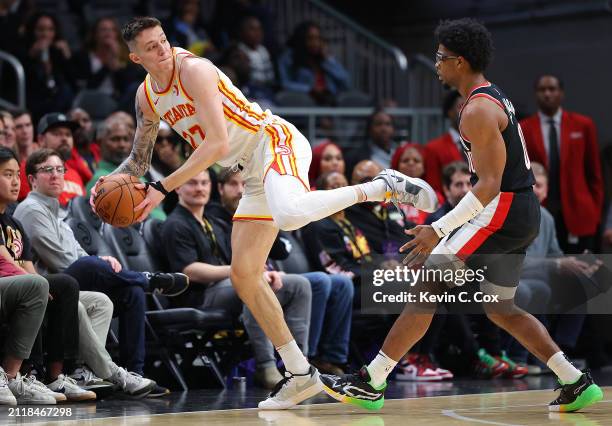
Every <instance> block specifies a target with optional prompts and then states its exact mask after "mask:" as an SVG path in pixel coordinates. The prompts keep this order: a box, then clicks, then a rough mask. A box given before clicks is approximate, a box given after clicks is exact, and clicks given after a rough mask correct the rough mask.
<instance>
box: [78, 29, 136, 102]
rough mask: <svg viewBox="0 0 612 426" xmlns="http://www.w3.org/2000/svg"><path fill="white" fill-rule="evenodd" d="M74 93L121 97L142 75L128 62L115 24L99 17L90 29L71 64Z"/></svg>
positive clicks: (125, 49) (124, 47)
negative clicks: (92, 91)
mask: <svg viewBox="0 0 612 426" xmlns="http://www.w3.org/2000/svg"><path fill="white" fill-rule="evenodd" d="M71 72H72V75H73V78H74V82H73V84H74V85H75V87H76V90H83V89H95V90H97V91H99V92H101V93H104V94H106V95H109V96H113V97H115V98H117V99H119V98H121V97H122V95H123V94H124V93H127V92H128V91H129V88H130V86H131V85H132V84H134V83H136V82H138V83H139V82H140V79H141V77H142V75H141V74H140V72H139V71H138V68H137V67H134V66H132V65H130V63H129V61H128V49H127V46H126V45H125V43H123V41H122V40H121V34H120V31H119V26H118V24H117V21H116V20H115V19H114V18H111V17H103V18H99V19H98V20H96V22H94V24H93V25H92V26H91V28H90V30H89V33H88V34H87V38H86V41H85V46H84V48H83V49H82V50H80V51H79V52H77V53H76V54H75V55H74V56H73V57H72V61H71Z"/></svg>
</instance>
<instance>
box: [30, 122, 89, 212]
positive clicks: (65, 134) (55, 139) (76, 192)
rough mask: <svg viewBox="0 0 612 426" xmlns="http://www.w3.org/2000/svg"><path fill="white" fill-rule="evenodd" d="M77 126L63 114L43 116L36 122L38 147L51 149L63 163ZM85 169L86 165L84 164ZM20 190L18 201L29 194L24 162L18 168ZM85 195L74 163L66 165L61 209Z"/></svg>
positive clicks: (71, 144)
mask: <svg viewBox="0 0 612 426" xmlns="http://www.w3.org/2000/svg"><path fill="white" fill-rule="evenodd" d="M78 127H79V125H78V124H77V123H75V122H74V121H70V120H68V117H66V116H65V115H64V114H62V113H59V112H51V113H49V114H46V115H44V116H43V117H42V118H41V119H40V121H39V122H38V128H37V130H38V146H40V147H41V148H49V149H53V150H55V151H57V152H59V154H60V155H61V156H62V158H63V159H64V161H65V160H66V159H69V158H71V156H72V148H73V146H74V141H73V138H72V132H73V131H74V130H75V129H77V128H78ZM85 167H87V164H85ZM20 179H21V190H20V192H19V201H21V200H23V199H24V198H25V197H26V196H27V195H28V193H29V192H30V185H29V183H28V178H27V176H26V173H25V161H23V162H22V164H21V167H20ZM83 195H85V182H83V177H82V176H81V173H80V171H79V170H78V168H75V167H74V162H68V163H66V170H65V171H64V190H63V191H62V193H61V194H60V196H59V202H60V205H61V206H62V207H66V205H67V204H68V201H70V200H71V199H72V198H74V197H78V196H83Z"/></svg>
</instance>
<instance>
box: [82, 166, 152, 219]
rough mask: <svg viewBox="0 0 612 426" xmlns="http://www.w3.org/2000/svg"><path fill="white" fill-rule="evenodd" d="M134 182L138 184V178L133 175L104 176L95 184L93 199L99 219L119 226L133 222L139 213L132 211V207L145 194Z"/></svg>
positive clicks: (142, 198)
mask: <svg viewBox="0 0 612 426" xmlns="http://www.w3.org/2000/svg"><path fill="white" fill-rule="evenodd" d="M136 184H140V180H138V178H137V177H135V176H130V175H127V174H116V175H110V176H106V177H105V178H104V180H103V181H102V182H101V183H100V184H98V185H97V186H96V196H95V198H94V199H93V202H94V206H95V211H96V214H97V215H98V216H100V219H102V220H103V221H104V222H106V223H109V224H111V225H113V226H116V227H119V228H124V227H126V226H130V225H131V224H133V223H134V222H135V221H136V219H138V217H139V216H140V213H141V212H140V211H134V207H135V206H137V205H138V204H140V203H141V202H142V200H144V198H145V196H146V192H145V191H144V189H139V188H136V187H135V185H136Z"/></svg>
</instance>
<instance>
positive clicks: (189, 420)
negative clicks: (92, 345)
mask: <svg viewBox="0 0 612 426" xmlns="http://www.w3.org/2000/svg"><path fill="white" fill-rule="evenodd" d="M475 383H476V382H472V384H471V387H470V386H468V384H469V383H468V382H466V383H465V384H461V383H460V384H449V385H450V386H448V385H446V384H444V385H446V386H440V385H442V384H440V383H434V384H423V383H419V384H406V383H401V384H399V385H395V386H394V391H393V392H391V393H393V394H395V396H396V397H397V396H400V395H402V394H403V395H405V396H410V397H409V398H401V399H392V400H387V401H386V403H385V407H384V408H383V410H381V411H378V412H368V411H365V410H362V409H358V408H356V407H353V406H349V405H344V404H339V403H331V402H329V401H331V399H327V398H326V397H325V396H319V397H316V398H315V399H313V400H312V401H311V402H312V403H311V404H308V405H302V406H299V407H296V408H294V409H292V410H287V411H270V412H264V411H259V410H257V409H255V408H231V407H253V405H254V404H256V402H257V401H258V400H259V399H260V396H259V395H255V394H253V393H251V392H250V390H249V391H247V392H246V393H244V394H243V395H237V393H236V392H232V391H231V390H227V391H223V392H221V393H217V394H216V395H215V394H213V393H198V392H189V393H184V394H181V395H180V396H178V397H177V394H175V395H174V398H173V399H172V398H169V399H166V400H163V399H161V400H144V401H113V400H109V401H102V402H98V404H97V405H96V404H89V405H79V404H71V405H70V407H75V410H76V411H75V412H76V415H74V416H73V417H71V418H67V417H64V418H61V419H60V418H57V419H53V418H48V417H47V418H40V417H39V418H34V417H30V418H21V419H16V418H8V416H7V411H6V407H3V408H1V409H0V424H17V423H23V424H28V425H34V424H36V425H49V426H59V424H60V423H59V422H61V424H67V425H77V424H87V425H90V426H91V425H94V426H95V425H100V426H102V425H104V426H106V425H108V426H127V425H129V426H131V425H136V426H191V425H194V426H195V425H198V426H203V425H206V426H209V425H210V426H213V425H234V424H240V425H252V426H256V425H257V426H276V425H279V426H281V425H282V426H284V425H288V426H315V425H334V426H349V425H350V426H395V425H402V426H403V425H444V426H448V425H473V424H475V425H486V424H489V425H502V426H504V425H546V424H566V425H583V426H592V425H602V426H603V425H611V424H612V404H611V403H612V387H604V401H603V402H600V403H599V404H596V405H595V406H593V407H590V408H589V409H588V410H586V411H584V412H581V413H572V414H557V413H549V412H548V411H547V407H546V405H547V404H548V402H549V401H550V400H551V399H552V398H554V393H553V392H552V391H551V390H550V389H547V390H526V391H525V390H514V391H513V390H512V389H521V388H526V387H531V388H533V387H538V385H537V384H536V385H534V384H533V383H531V384H530V385H529V386H523V385H520V383H524V382H522V381H516V380H514V381H499V382H498V383H496V385H495V386H493V387H488V388H487V387H486V386H484V385H483V386H477V384H476V385H475ZM527 383H528V382H527ZM608 383H609V382H608ZM517 384H518V385H517ZM546 384H547V383H546ZM405 385H407V386H405ZM540 385H543V384H540ZM495 388H497V389H499V390H502V392H492V391H494V390H495ZM463 390H471V391H473V392H485V393H476V394H460V393H462V392H463ZM487 391H488V392H492V393H488V392H487ZM208 392H211V391H208ZM452 393H459V394H452ZM426 394H432V395H435V396H424V395H426ZM65 407H68V406H65ZM202 410H206V411H202Z"/></svg>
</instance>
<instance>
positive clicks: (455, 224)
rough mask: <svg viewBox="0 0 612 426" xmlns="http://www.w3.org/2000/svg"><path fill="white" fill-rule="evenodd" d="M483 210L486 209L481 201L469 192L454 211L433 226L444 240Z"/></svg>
mask: <svg viewBox="0 0 612 426" xmlns="http://www.w3.org/2000/svg"><path fill="white" fill-rule="evenodd" d="M482 210H484V207H483V206H482V203H481V202H480V200H478V198H476V196H475V195H474V193H473V192H472V191H469V192H468V193H467V194H465V196H464V197H463V198H462V199H461V201H459V204H457V205H456V206H455V208H454V209H452V210H451V211H449V212H448V213H446V214H445V215H444V216H442V217H441V218H440V219H438V220H436V221H435V222H433V223H432V224H431V226H432V228H433V229H434V231H436V234H438V236H439V237H440V238H442V237H444V236H446V235H448V234H450V233H451V232H452V231H453V230H454V229H456V228H459V227H460V226H461V225H463V224H464V223H466V222H468V221H469V220H472V219H474V218H475V217H476V216H477V215H478V213H480V212H481V211H482Z"/></svg>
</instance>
